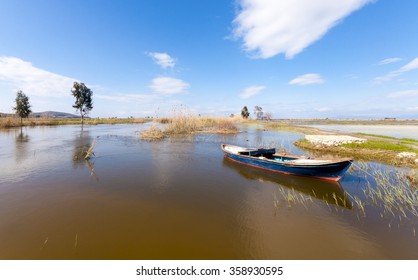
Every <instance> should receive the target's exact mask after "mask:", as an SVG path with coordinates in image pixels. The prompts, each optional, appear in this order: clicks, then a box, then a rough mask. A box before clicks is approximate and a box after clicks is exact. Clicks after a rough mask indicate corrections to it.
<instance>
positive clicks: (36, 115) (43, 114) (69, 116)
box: [0, 111, 80, 119]
mask: <svg viewBox="0 0 418 280" xmlns="http://www.w3.org/2000/svg"><path fill="white" fill-rule="evenodd" d="M13 116H15V114H5V113H0V117H13ZM30 116H31V117H32V118H60V119H74V118H79V117H80V116H78V115H74V114H70V113H64V112H55V111H45V112H38V113H32V114H31V115H30Z"/></svg>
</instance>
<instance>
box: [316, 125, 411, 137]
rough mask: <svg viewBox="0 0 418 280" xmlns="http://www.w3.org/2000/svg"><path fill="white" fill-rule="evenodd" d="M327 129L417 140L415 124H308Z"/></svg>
mask: <svg viewBox="0 0 418 280" xmlns="http://www.w3.org/2000/svg"><path fill="white" fill-rule="evenodd" d="M310 126H312V127H315V128H319V129H321V130H327V131H341V132H351V133H355V132H361V133H369V134H376V135H384V136H391V137H396V138H412V139H417V140H418V126H417V125H337V124H327V125H310Z"/></svg>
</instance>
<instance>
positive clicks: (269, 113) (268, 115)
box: [264, 112, 273, 121]
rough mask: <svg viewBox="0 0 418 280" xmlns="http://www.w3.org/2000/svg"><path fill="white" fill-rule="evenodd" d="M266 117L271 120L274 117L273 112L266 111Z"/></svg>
mask: <svg viewBox="0 0 418 280" xmlns="http://www.w3.org/2000/svg"><path fill="white" fill-rule="evenodd" d="M264 117H265V118H266V120H268V121H270V120H271V118H272V117H273V113H272V112H266V113H265V114H264Z"/></svg>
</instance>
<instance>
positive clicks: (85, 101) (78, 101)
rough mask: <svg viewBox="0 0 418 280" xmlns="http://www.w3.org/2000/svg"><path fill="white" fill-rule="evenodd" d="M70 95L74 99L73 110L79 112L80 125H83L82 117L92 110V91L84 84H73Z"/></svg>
mask: <svg viewBox="0 0 418 280" xmlns="http://www.w3.org/2000/svg"><path fill="white" fill-rule="evenodd" d="M71 93H72V94H73V96H74V97H75V104H74V105H73V108H75V109H76V111H79V112H80V116H81V125H83V123H84V116H86V115H88V113H89V112H90V111H91V109H93V91H92V90H91V89H89V88H88V87H87V86H86V85H85V84H84V83H78V82H74V84H73V88H72V89H71Z"/></svg>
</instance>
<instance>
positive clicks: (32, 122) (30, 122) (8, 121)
mask: <svg viewBox="0 0 418 280" xmlns="http://www.w3.org/2000/svg"><path fill="white" fill-rule="evenodd" d="M147 121H149V119H145V118H126V119H125V118H89V119H84V124H85V125H97V124H120V123H145V122H147ZM69 124H81V120H80V119H68V118H67V119H60V118H25V119H23V121H22V124H21V122H20V118H14V117H6V118H0V128H12V127H20V126H54V125H69Z"/></svg>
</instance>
